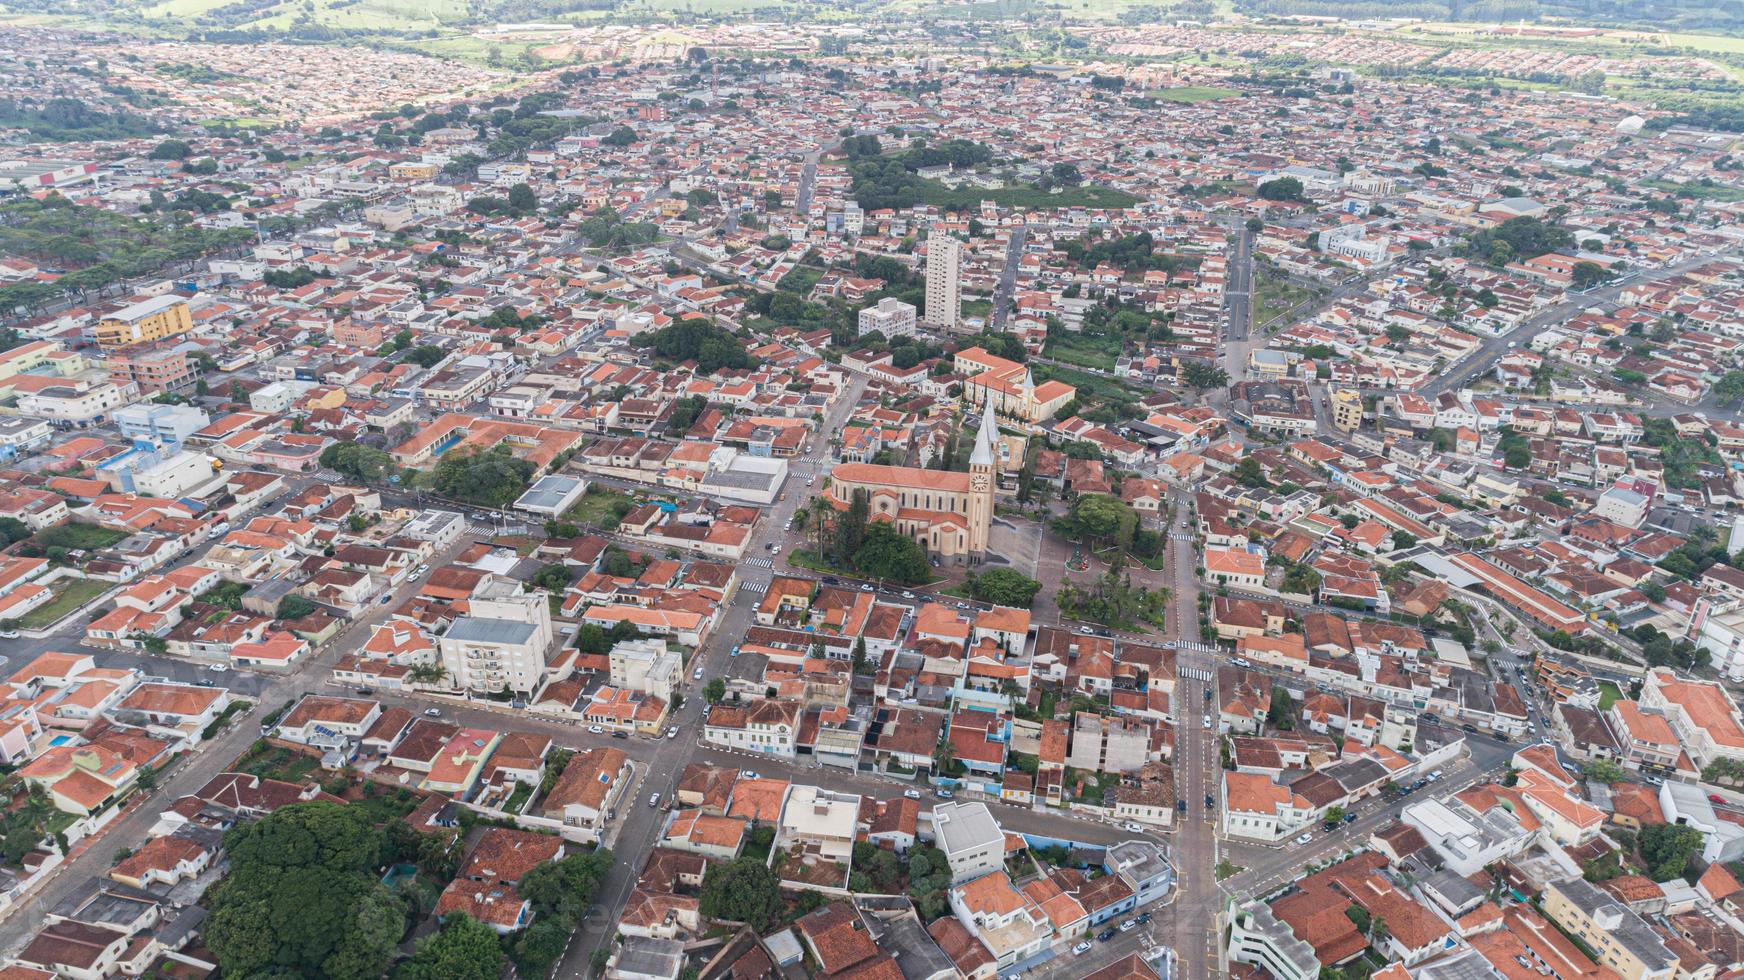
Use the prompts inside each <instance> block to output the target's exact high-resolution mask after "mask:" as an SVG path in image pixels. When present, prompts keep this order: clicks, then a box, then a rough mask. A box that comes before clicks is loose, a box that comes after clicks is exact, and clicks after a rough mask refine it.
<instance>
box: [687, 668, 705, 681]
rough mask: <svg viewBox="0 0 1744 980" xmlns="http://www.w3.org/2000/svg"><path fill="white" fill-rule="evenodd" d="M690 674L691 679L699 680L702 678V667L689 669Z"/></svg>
mask: <svg viewBox="0 0 1744 980" xmlns="http://www.w3.org/2000/svg"><path fill="white" fill-rule="evenodd" d="M690 676H691V679H692V680H699V681H700V680H702V668H701V667H698V668H697V669H695V670H693V671H691V672H690Z"/></svg>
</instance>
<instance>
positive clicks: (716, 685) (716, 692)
mask: <svg viewBox="0 0 1744 980" xmlns="http://www.w3.org/2000/svg"><path fill="white" fill-rule="evenodd" d="M702 696H703V699H704V700H706V701H707V702H708V703H709V704H719V703H720V701H721V699H722V698H724V697H726V696H727V682H726V681H724V680H722V679H720V678H719V677H711V678H709V682H708V683H707V684H705V685H704V686H703V689H702Z"/></svg>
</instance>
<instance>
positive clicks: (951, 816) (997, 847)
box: [933, 802, 1005, 884]
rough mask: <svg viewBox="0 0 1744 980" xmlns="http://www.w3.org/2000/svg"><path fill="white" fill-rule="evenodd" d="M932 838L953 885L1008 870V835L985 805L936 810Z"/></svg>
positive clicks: (949, 805) (943, 805) (952, 805)
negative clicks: (949, 871)
mask: <svg viewBox="0 0 1744 980" xmlns="http://www.w3.org/2000/svg"><path fill="white" fill-rule="evenodd" d="M933 838H934V841H935V844H936V845H937V847H938V849H939V850H941V851H944V852H945V860H946V861H948V862H949V863H950V865H951V883H952V884H957V883H959V882H964V881H968V880H970V879H972V878H979V877H981V876H982V875H984V874H987V873H988V872H990V871H997V870H999V869H1000V868H1003V867H1004V866H1005V832H1004V831H1003V830H1001V829H999V821H997V820H995V819H993V814H992V812H991V811H989V810H988V809H987V804H985V803H979V802H976V803H940V804H939V805H938V806H935V807H933Z"/></svg>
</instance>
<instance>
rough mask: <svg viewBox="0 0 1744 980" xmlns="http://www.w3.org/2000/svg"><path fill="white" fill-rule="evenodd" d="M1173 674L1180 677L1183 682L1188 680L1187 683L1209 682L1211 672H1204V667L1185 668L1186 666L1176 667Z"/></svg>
mask: <svg viewBox="0 0 1744 980" xmlns="http://www.w3.org/2000/svg"><path fill="white" fill-rule="evenodd" d="M1175 673H1177V674H1179V675H1181V678H1182V679H1183V680H1189V681H1209V680H1211V671H1209V670H1206V669H1205V668H1204V667H1186V666H1182V667H1177V668H1175Z"/></svg>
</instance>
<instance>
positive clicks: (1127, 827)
mask: <svg viewBox="0 0 1744 980" xmlns="http://www.w3.org/2000/svg"><path fill="white" fill-rule="evenodd" d="M1120 829H1121V830H1124V831H1126V832H1127V833H1129V834H1142V833H1144V828H1143V827H1140V826H1139V825H1138V824H1137V823H1135V822H1134V821H1131V820H1128V821H1127V822H1126V823H1123V824H1121V825H1120Z"/></svg>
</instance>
